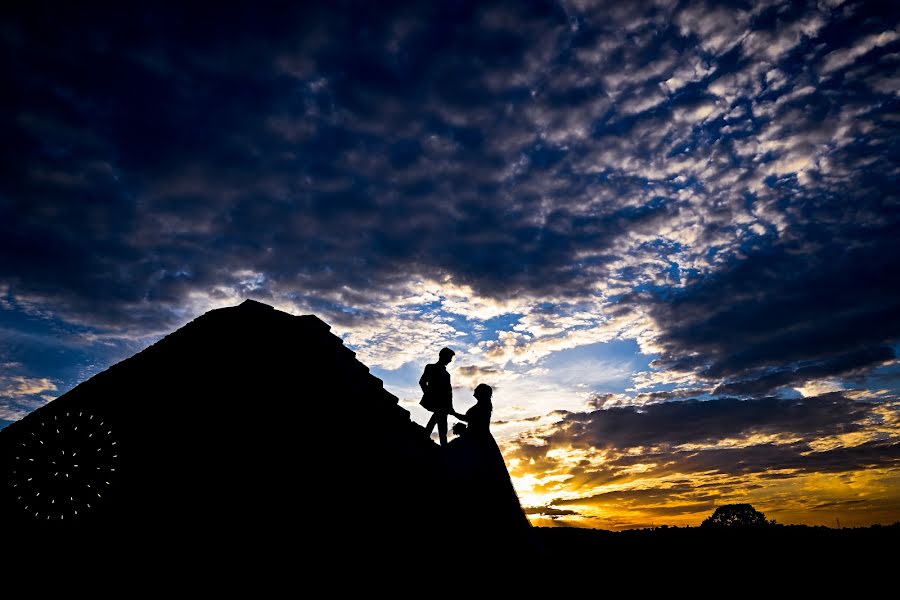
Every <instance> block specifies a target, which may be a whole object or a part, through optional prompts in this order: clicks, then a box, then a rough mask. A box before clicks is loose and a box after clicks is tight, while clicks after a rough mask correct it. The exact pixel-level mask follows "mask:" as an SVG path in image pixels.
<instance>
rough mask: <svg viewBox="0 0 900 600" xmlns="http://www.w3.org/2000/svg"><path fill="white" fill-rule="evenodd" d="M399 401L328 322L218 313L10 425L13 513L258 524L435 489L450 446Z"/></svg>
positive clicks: (59, 523)
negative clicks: (366, 491) (430, 434)
mask: <svg viewBox="0 0 900 600" xmlns="http://www.w3.org/2000/svg"><path fill="white" fill-rule="evenodd" d="M397 402H398V399H397V397H396V396H394V395H393V394H391V393H390V392H388V391H387V390H385V389H384V386H383V382H382V381H381V380H380V379H379V378H377V377H375V376H373V375H372V374H371V373H370V372H369V369H368V368H367V367H366V366H365V365H363V364H362V363H361V362H359V361H358V360H357V359H356V355H355V353H354V352H353V351H352V350H350V349H349V348H347V347H346V346H344V344H343V341H342V340H341V339H340V338H339V337H338V336H336V335H334V334H333V333H332V332H331V328H330V327H329V326H328V325H327V324H326V323H324V322H323V321H321V320H320V319H318V318H317V317H315V316H312V315H303V316H292V315H289V314H287V313H284V312H281V311H277V310H275V309H273V308H272V307H270V306H267V305H265V304H261V303H259V302H254V301H246V302H244V303H243V304H241V305H240V306H237V307H232V308H223V309H218V310H213V311H210V312H208V313H206V314H204V315H203V316H201V317H198V318H197V319H195V320H194V321H192V322H190V323H188V324H187V325H185V326H184V327H182V328H181V329H179V330H177V331H175V332H174V333H172V334H170V335H169V336H166V337H165V338H164V339H162V340H160V341H159V342H157V343H156V344H154V345H152V346H150V347H149V348H147V349H145V350H143V351H142V352H140V353H138V354H136V355H135V356H133V357H131V358H129V359H127V360H124V361H122V362H120V363H118V364H116V365H114V366H112V367H110V368H109V369H107V370H106V371H104V372H103V373H100V374H98V375H96V376H94V377H92V378H91V379H90V380H88V381H86V382H84V383H82V384H81V385H79V386H77V387H76V388H74V389H73V390H71V391H69V392H68V393H66V394H64V395H62V396H61V397H59V398H58V399H56V400H54V401H53V402H51V403H50V404H48V405H46V406H44V407H42V408H40V409H38V410H36V411H34V412H33V413H32V414H30V415H28V416H26V417H25V418H24V419H22V420H21V421H19V422H17V423H14V424H12V425H10V426H9V427H8V428H6V429H5V430H3V431H0V468H2V470H3V473H4V474H5V475H6V477H5V478H4V482H3V483H5V484H6V485H2V486H0V519H3V520H5V521H6V523H5V526H6V527H15V528H25V529H27V528H29V527H41V528H47V527H55V528H57V529H58V528H60V527H80V526H84V525H89V526H90V527H92V528H97V527H103V526H109V527H113V526H121V525H122V524H127V526H128V527H136V526H140V527H144V528H147V529H155V528H158V527H161V526H162V527H165V528H170V527H173V526H176V527H177V526H178V525H177V524H179V523H181V524H182V525H183V526H185V527H186V528H188V529H190V530H197V529H204V528H215V527H218V526H219V525H220V524H221V522H222V520H227V521H228V522H229V523H232V526H238V527H241V526H242V525H241V523H243V526H246V527H248V528H255V527H258V526H259V525H260V523H262V522H269V523H270V524H271V522H272V521H280V522H285V521H290V520H291V519H293V518H300V516H301V515H303V510H304V505H305V504H306V503H308V502H309V501H310V500H309V499H310V498H311V497H316V498H320V499H319V500H318V501H317V502H316V504H317V506H316V507H315V509H314V510H315V511H317V512H319V511H321V510H322V506H321V504H322V500H321V497H322V495H327V494H330V493H333V494H334V495H335V497H334V499H333V500H329V501H327V502H326V505H327V506H328V507H329V508H330V509H331V510H336V511H341V510H344V509H347V510H349V509H350V506H356V505H358V504H359V499H351V498H350V497H347V496H345V495H344V491H345V490H347V489H348V488H351V487H352V488H356V489H360V486H362V488H365V486H369V485H371V486H373V487H377V488H379V489H383V488H384V485H390V486H393V487H394V488H396V490H397V493H398V494H406V495H408V494H411V493H420V492H418V491H416V490H413V489H409V488H410V483H409V482H410V481H419V482H421V481H426V483H427V480H428V479H429V477H431V475H430V474H433V473H435V468H434V463H435V461H437V447H436V446H435V445H434V444H433V443H432V442H430V441H429V440H428V439H427V438H426V436H425V435H424V432H423V430H422V428H421V426H419V425H417V424H415V423H413V422H411V421H410V419H409V413H408V412H407V411H406V410H404V409H403V408H402V407H400V406H399V405H398V404H397ZM101 423H102V425H101ZM94 429H97V430H96V431H94ZM101 429H102V431H101ZM113 444H114V445H113ZM113 450H114V451H113ZM72 452H75V457H74V459H80V458H81V456H84V455H85V454H86V453H88V452H91V453H92V456H91V459H92V461H93V462H90V464H89V465H88V463H87V462H76V460H73V457H72V456H71V454H72ZM79 453H81V454H79ZM98 457H99V458H98ZM101 458H102V460H101ZM66 461H67V462H66ZM17 465H18V466H17ZM25 465H27V467H26V466H25ZM60 465H62V466H64V467H65V468H66V469H68V470H66V471H59V473H61V475H57V473H58V471H57V470H56V469H57V467H59V466H60ZM86 466H90V468H91V469H92V472H90V473H89V472H87V470H86ZM98 473H102V474H103V478H102V480H101V479H98V478H97V476H98ZM23 475H24V476H25V479H24V480H22V476H23ZM351 475H352V478H353V483H352V485H351V483H350V482H349V481H348V478H349V477H350V476H351ZM98 486H100V487H99V488H98ZM413 487H415V488H416V489H419V488H421V486H420V485H418V484H417V485H416V486H413ZM425 487H427V485H426V486H425ZM339 491H340V492H339ZM382 496H383V495H380V496H379V497H382ZM398 497H399V496H398ZM91 499H92V500H93V501H92V502H89V501H88V500H91ZM369 504H371V501H369ZM376 504H378V506H374V507H373V509H374V510H379V511H382V512H383V511H388V512H390V506H389V504H390V502H389V501H378V502H377V503H376ZM88 505H90V506H88ZM310 510H312V508H311V507H310ZM395 510H396V509H395ZM76 511H77V512H76ZM354 512H358V509H356V510H355V511H354ZM134 515H140V519H139V520H138V519H135V518H134ZM237 515H239V518H237V520H236V516H237ZM138 522H140V525H138V524H137V523H138ZM163 524H165V525H163ZM281 524H284V523H281Z"/></svg>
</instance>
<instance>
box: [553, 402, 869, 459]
mask: <svg viewBox="0 0 900 600" xmlns="http://www.w3.org/2000/svg"><path fill="white" fill-rule="evenodd" d="M872 409H873V405H871V404H868V403H865V402H856V401H852V400H849V399H847V398H845V397H843V396H842V395H840V394H837V393H834V394H824V395H822V396H817V397H810V398H799V399H785V398H775V397H770V398H761V399H756V400H739V399H736V398H722V399H718V400H712V401H703V400H682V401H672V402H662V403H659V404H649V405H646V406H643V407H640V406H626V407H614V408H608V409H604V410H596V411H593V412H589V413H570V414H568V415H566V416H565V417H564V418H563V419H562V421H561V422H560V423H559V424H558V425H557V426H555V428H554V429H555V431H554V432H553V433H552V434H550V435H549V436H548V437H547V438H546V439H547V441H548V442H550V443H553V444H571V445H575V446H579V447H594V448H611V449H616V450H626V449H628V448H636V447H653V446H660V445H662V446H678V445H681V444H691V443H710V442H715V441H716V440H721V439H726V438H743V437H746V436H749V435H752V434H759V433H764V434H785V435H798V436H801V437H803V438H808V439H814V438H815V437H821V436H827V435H834V434H839V433H849V432H853V431H858V430H860V429H861V428H862V427H864V425H863V424H862V421H863V420H864V419H866V418H867V417H869V415H870V414H871V412H872Z"/></svg>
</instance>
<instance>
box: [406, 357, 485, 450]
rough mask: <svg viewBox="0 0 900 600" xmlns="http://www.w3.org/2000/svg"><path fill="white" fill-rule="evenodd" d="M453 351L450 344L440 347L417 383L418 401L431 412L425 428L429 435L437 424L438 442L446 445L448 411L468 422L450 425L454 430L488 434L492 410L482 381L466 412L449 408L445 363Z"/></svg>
mask: <svg viewBox="0 0 900 600" xmlns="http://www.w3.org/2000/svg"><path fill="white" fill-rule="evenodd" d="M453 355H454V352H453V350H451V349H450V348H443V349H441V352H440V354H439V356H438V361H437V362H436V363H433V364H429V365H425V371H424V372H423V373H422V377H420V378H419V387H421V388H422V401H421V402H420V404H421V405H422V407H423V408H425V409H427V410H430V411H431V412H432V413H433V414H432V415H431V419H429V420H428V425H427V426H426V427H425V432H426V434H427V435H428V436H429V437H430V436H431V432H432V431H434V427H435V425H437V429H438V437H440V440H441V446H446V445H447V417H448V416H449V415H453V416H454V417H456V418H457V419H459V420H460V421H465V422H466V423H467V424H468V427H465V426H460V425H457V426H456V427H454V428H453V432H454V433H457V434H463V433H464V434H465V435H466V436H473V435H474V436H483V435H490V430H489V428H490V423H491V411H492V410H493V405H492V404H491V396H492V395H493V389H492V388H491V386H489V385H486V384H484V383H481V384H478V386H477V387H476V388H475V392H474V396H475V399H476V400H478V404H476V405H475V406H473V407H472V408H470V409H469V410H467V411H466V414H460V413H458V412H456V411H455V410H453V386H452V385H451V384H450V373H448V372H447V365H449V364H450V361H451V360H453Z"/></svg>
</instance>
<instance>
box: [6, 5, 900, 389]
mask: <svg viewBox="0 0 900 600" xmlns="http://www.w3.org/2000/svg"><path fill="white" fill-rule="evenodd" d="M300 4H301V5H302V6H299V7H293V8H279V9H274V8H272V9H267V10H263V9H261V8H260V7H258V6H252V7H233V6H232V7H228V8H222V7H220V8H219V9H218V10H216V11H215V12H213V13H211V12H209V11H207V10H192V9H189V8H183V7H181V8H171V9H170V8H160V7H151V8H140V9H128V10H121V11H119V10H109V9H107V8H104V9H103V10H96V11H95V10H92V9H90V8H87V7H83V6H78V7H77V8H71V9H69V8H66V7H53V9H52V10H43V9H41V8H40V7H39V6H38V5H36V4H32V3H27V4H20V5H16V6H14V7H12V8H4V9H3V10H4V14H3V18H2V19H0V21H2V23H3V25H2V27H0V47H2V52H0V56H2V58H0V64H2V66H3V69H4V72H6V73H7V77H8V79H9V80H10V81H15V82H16V85H15V86H13V87H12V89H11V90H10V91H9V92H8V93H6V94H4V95H3V97H2V98H0V108H2V110H3V112H4V114H5V115H6V117H7V118H6V119H4V121H3V123H2V124H0V132H2V133H3V139H4V145H3V150H2V152H3V155H2V157H0V158H2V161H0V178H2V180H0V293H2V294H4V295H5V296H6V297H7V298H8V306H10V307H13V308H14V309H16V310H21V311H26V312H27V311H32V312H34V311H40V310H46V311H49V312H51V313H52V314H54V315H57V316H59V317H61V318H63V319H68V320H70V321H75V322H78V323H82V324H85V325H88V326H91V327H94V328H97V329H107V330H116V331H126V332H129V333H134V335H141V334H146V333H148V332H161V331H165V330H167V329H169V328H171V327H172V326H174V325H175V324H178V323H181V322H183V320H184V318H186V316H191V315H187V314H186V312H185V311H187V310H188V309H185V308H184V306H185V305H186V304H189V303H190V302H191V299H192V298H193V297H194V295H199V296H201V297H202V298H204V299H209V300H213V301H214V300H217V299H227V298H231V297H234V296H244V295H253V296H254V297H256V298H259V299H263V300H266V299H271V300H273V301H275V300H280V301H291V302H295V303H296V304H297V305H298V306H301V307H302V308H303V309H304V310H311V311H314V312H317V313H318V314H321V315H323V316H324V317H326V318H327V319H328V320H329V321H330V322H333V323H335V324H339V325H354V324H359V323H371V322H373V321H374V320H375V319H376V318H377V317H378V316H379V314H378V312H377V310H376V309H373V308H370V306H371V304H372V299H373V297H375V296H376V295H378V296H381V297H383V298H385V299H387V301H388V302H389V301H390V300H391V299H393V298H394V297H395V296H396V295H397V294H399V293H400V292H398V291H397V290H403V289H404V286H406V285H407V284H408V282H409V280H410V278H412V277H414V276H424V277H433V278H436V279H440V278H442V277H445V276H446V277H449V278H451V279H452V281H453V282H454V283H456V284H469V285H471V286H472V287H473V289H474V290H475V291H476V292H478V293H481V294H483V295H484V296H486V297H491V298H497V299H509V298H543V297H552V298H553V299H556V300H558V299H560V298H563V297H566V296H571V297H575V298H576V299H578V298H583V297H592V296H593V295H595V294H596V293H597V292H596V290H597V289H598V287H597V286H598V284H600V285H601V287H602V286H609V287H610V288H615V289H619V290H623V289H624V290H631V291H632V293H630V294H629V293H621V292H619V293H618V295H617V296H616V300H617V302H618V304H617V305H615V306H611V307H609V315H613V316H615V315H627V314H637V313H638V312H643V311H647V312H648V313H649V315H650V317H651V318H652V320H653V322H654V324H655V326H656V327H657V331H656V332H655V333H656V334H658V340H657V345H658V346H660V347H661V348H662V349H663V352H662V356H661V358H660V361H659V362H658V365H659V366H661V367H665V368H672V369H678V370H682V371H688V372H691V373H694V374H695V375H696V376H698V377H700V378H703V379H706V380H708V383H709V387H710V389H715V388H716V386H718V391H719V393H722V394H750V393H767V392H768V390H771V389H775V388H778V387H781V386H785V385H790V384H794V383H800V382H802V381H805V380H807V379H815V378H822V377H827V376H832V375H847V376H855V375H858V374H861V373H863V372H865V371H866V370H867V369H869V368H871V367H872V366H874V365H878V364H881V363H883V362H884V361H885V360H886V359H889V358H891V356H892V352H893V351H892V350H891V347H892V345H893V344H895V343H896V341H897V339H898V338H900V325H898V314H900V310H898V306H897V300H896V298H898V297H900V294H898V289H897V285H898V284H897V280H898V278H897V277H895V276H890V274H895V273H897V272H900V269H898V264H897V260H898V256H900V251H898V250H900V249H898V247H897V241H896V237H897V236H896V235H895V231H896V229H897V225H898V223H897V218H898V217H897V216H898V210H897V201H898V199H897V196H896V191H895V190H896V189H897V181H896V178H897V168H896V167H897V156H898V146H897V144H898V141H897V140H898V139H900V138H898V136H897V128H898V123H900V122H898V120H897V119H896V114H897V99H896V95H895V93H894V92H895V86H892V85H891V83H892V82H893V81H894V80H895V78H896V53H897V51H898V41H897V29H896V28H897V23H898V18H897V14H896V12H895V11H893V9H891V8H890V7H889V6H887V5H884V6H881V5H876V4H875V3H860V2H847V3H844V4H840V5H839V4H838V3H829V2H819V3H815V2H809V3H788V2H766V3H729V4H727V5H720V4H718V3H712V4H709V5H707V4H705V3H687V2H681V3H676V2H668V1H655V2H640V3H632V2H627V3H616V4H609V5H607V4H606V3H599V4H597V5H595V4H594V3H583V2H560V3H556V2H529V3H488V2H455V3H443V2H437V3H390V4H384V3H357V2H339V3H337V4H335V3H322V4H317V3H300ZM682 288H683V289H682ZM200 304H202V302H200ZM704 385H706V383H704ZM654 393H656V392H654ZM659 393H662V392H659Z"/></svg>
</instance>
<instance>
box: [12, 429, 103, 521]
mask: <svg viewBox="0 0 900 600" xmlns="http://www.w3.org/2000/svg"><path fill="white" fill-rule="evenodd" d="M12 458H13V464H12V470H11V473H10V475H11V479H12V481H11V483H12V486H13V495H14V497H15V498H16V499H17V502H18V503H19V505H20V506H21V507H22V510H24V511H25V513H26V514H27V515H28V516H30V517H31V518H33V519H38V520H47V521H65V520H67V519H68V520H73V519H78V518H80V517H83V516H84V515H85V514H87V513H89V512H91V511H94V510H96V508H97V506H98V505H99V504H100V503H102V502H103V501H104V497H105V496H108V494H109V492H110V491H111V489H112V485H113V482H114V478H115V477H116V473H117V471H116V469H117V465H118V458H119V453H118V442H117V441H116V439H115V436H114V435H113V430H112V428H111V427H110V426H109V424H108V423H104V421H103V419H102V417H100V416H99V415H96V414H93V413H92V412H90V411H70V412H66V413H59V414H56V415H53V416H52V417H50V416H48V417H47V418H46V419H44V420H43V421H40V422H39V423H38V424H37V425H35V426H33V427H32V428H31V431H29V432H27V433H26V434H25V436H24V439H23V440H22V441H21V442H19V444H18V445H17V447H16V448H15V451H14V452H13V457H12Z"/></svg>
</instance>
